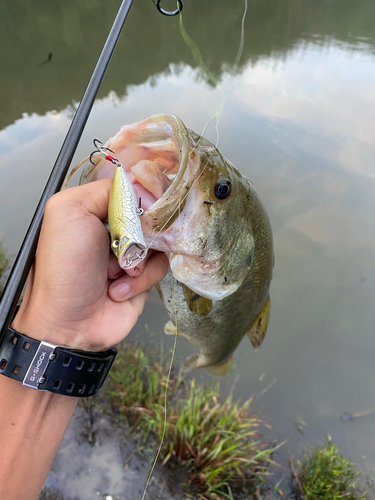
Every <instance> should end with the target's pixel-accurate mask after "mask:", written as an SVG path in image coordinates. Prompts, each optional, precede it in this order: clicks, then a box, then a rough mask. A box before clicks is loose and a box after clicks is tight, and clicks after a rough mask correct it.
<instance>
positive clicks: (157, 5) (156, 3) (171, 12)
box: [154, 0, 184, 16]
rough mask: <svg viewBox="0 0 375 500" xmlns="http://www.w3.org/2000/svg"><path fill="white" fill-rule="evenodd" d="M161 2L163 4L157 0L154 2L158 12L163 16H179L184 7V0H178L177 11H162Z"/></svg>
mask: <svg viewBox="0 0 375 500" xmlns="http://www.w3.org/2000/svg"><path fill="white" fill-rule="evenodd" d="M160 2H161V0H156V2H155V0H154V3H155V5H156V8H157V9H158V11H159V12H161V13H162V14H164V15H165V16H177V14H179V13H180V12H181V11H182V9H183V7H184V4H183V3H182V0H177V9H176V10H165V9H162V8H161V7H160Z"/></svg>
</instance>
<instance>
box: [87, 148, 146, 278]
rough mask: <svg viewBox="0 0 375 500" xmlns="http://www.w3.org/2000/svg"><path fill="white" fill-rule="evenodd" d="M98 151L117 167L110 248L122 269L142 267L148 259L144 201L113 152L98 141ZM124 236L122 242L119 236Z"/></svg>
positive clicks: (112, 191)
mask: <svg viewBox="0 0 375 500" xmlns="http://www.w3.org/2000/svg"><path fill="white" fill-rule="evenodd" d="M94 144H95V146H96V148H97V149H96V151H94V152H93V153H92V154H91V155H90V162H91V163H93V162H92V160H91V157H92V155H93V154H95V153H99V154H101V155H102V156H104V157H105V159H106V160H107V161H110V162H111V163H113V164H114V165H116V170H115V174H114V176H113V184H112V188H111V194H110V198H109V205H108V223H109V227H110V232H111V248H112V250H113V253H114V254H115V255H116V257H117V258H118V262H119V264H120V267H122V268H123V269H131V268H133V267H135V266H137V264H139V263H140V262H141V261H142V260H143V259H145V258H146V256H147V251H148V248H147V246H146V243H145V240H144V237H143V232H142V227H141V221H140V216H141V215H143V209H142V207H141V198H140V199H139V204H138V203H137V198H136V195H135V192H134V189H133V186H132V183H131V182H130V180H129V178H128V176H127V175H126V173H125V170H124V169H123V166H122V163H120V162H119V161H118V160H117V159H116V158H114V157H113V156H112V155H110V154H108V151H109V152H111V153H113V151H112V150H110V149H108V148H105V147H103V145H102V143H101V142H100V141H99V140H98V139H94ZM120 234H121V235H123V236H122V238H121V239H120V236H119V235H120Z"/></svg>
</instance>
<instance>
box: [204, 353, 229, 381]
mask: <svg viewBox="0 0 375 500" xmlns="http://www.w3.org/2000/svg"><path fill="white" fill-rule="evenodd" d="M232 361H233V356H231V357H230V358H229V359H228V360H227V361H225V363H221V364H220V365H213V366H205V368H206V370H207V371H208V373H210V374H211V375H216V376H221V377H223V376H224V375H226V374H227V373H228V372H229V370H230V368H231V366H232Z"/></svg>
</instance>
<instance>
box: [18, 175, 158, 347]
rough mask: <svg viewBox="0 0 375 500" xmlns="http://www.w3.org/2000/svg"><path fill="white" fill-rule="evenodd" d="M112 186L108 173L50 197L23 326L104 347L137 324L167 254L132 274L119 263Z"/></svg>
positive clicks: (47, 337)
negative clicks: (113, 241) (113, 247)
mask: <svg viewBox="0 0 375 500" xmlns="http://www.w3.org/2000/svg"><path fill="white" fill-rule="evenodd" d="M111 184H112V179H103V180H100V181H96V182H92V183H89V184H85V185H84V186H78V187H74V188H69V189H67V190H65V191H62V192H60V193H57V194H56V195H54V196H52V197H51V198H50V200H49V201H48V203H47V206H46V210H45V214H44V220H43V225H42V230H41V234H40V238H39V243H38V248H37V251H36V257H35V263H34V265H33V268H32V270H31V273H30V276H29V280H28V284H27V288H26V293H25V297H24V300H23V302H22V306H21V308H20V310H19V312H18V314H17V316H16V318H15V319H14V321H13V324H12V326H13V327H14V328H15V329H16V330H18V331H20V332H21V333H24V334H26V335H28V336H29V337H32V338H35V339H37V340H44V341H46V342H50V343H52V344H55V345H64V346H68V347H71V348H75V349H83V350H87V351H104V350H106V349H108V348H109V347H112V346H113V345H114V344H116V343H118V342H119V341H121V340H122V339H123V338H124V337H125V336H126V335H127V334H128V333H129V332H130V330H131V329H132V328H133V326H134V325H135V323H136V321H137V319H138V317H139V315H140V314H141V312H142V310H143V307H144V305H145V302H146V300H147V299H148V296H149V290H150V288H151V287H152V285H154V284H155V283H157V282H158V281H160V280H161V279H162V278H163V277H164V276H165V274H166V273H167V270H168V260H167V258H166V256H165V255H163V254H161V253H159V252H154V253H152V254H151V253H150V254H149V256H148V257H149V258H148V260H147V262H145V264H143V265H142V266H138V269H137V268H135V270H131V271H129V272H128V274H125V272H124V271H123V270H122V269H121V268H120V267H119V265H118V263H117V259H116V257H115V256H114V255H113V254H110V253H109V237H108V234H107V231H106V229H105V227H104V225H103V223H102V220H105V219H106V218H107V212H108V202H109V194H110V189H111ZM143 267H144V269H143V270H142V268H143Z"/></svg>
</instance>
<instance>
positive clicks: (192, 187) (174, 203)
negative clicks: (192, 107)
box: [81, 114, 238, 300]
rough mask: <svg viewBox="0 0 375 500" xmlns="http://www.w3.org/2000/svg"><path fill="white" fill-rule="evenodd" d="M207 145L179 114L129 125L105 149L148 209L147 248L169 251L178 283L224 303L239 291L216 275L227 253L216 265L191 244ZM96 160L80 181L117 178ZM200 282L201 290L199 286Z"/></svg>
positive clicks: (102, 161) (145, 225)
mask: <svg viewBox="0 0 375 500" xmlns="http://www.w3.org/2000/svg"><path fill="white" fill-rule="evenodd" d="M202 142H204V143H205V140H204V139H202V138H201V137H200V136H196V135H195V134H194V133H193V132H191V131H190V130H188V129H187V128H186V126H185V125H184V123H183V122H182V121H181V120H180V119H179V118H178V117H177V116H175V115H171V114H158V115H153V116H150V117H149V118H146V119H144V120H142V121H140V122H137V123H134V124H131V125H125V126H124V127H122V128H121V130H120V131H119V132H118V133H117V134H116V135H115V136H114V137H113V138H112V139H110V140H109V141H108V142H107V143H106V144H105V147H107V148H109V149H111V150H112V151H113V152H114V156H115V157H116V158H117V159H118V161H119V162H120V163H121V164H122V166H123V169H124V170H125V172H126V174H127V176H128V179H129V180H130V182H131V184H132V186H133V189H134V191H135V194H136V198H137V200H138V201H139V205H140V207H141V208H142V209H143V210H144V213H143V215H142V216H141V218H140V220H141V225H142V232H143V235H144V241H145V243H146V246H147V248H152V249H155V250H159V251H161V252H164V253H166V255H167V256H168V259H169V261H170V264H171V269H172V272H173V275H174V277H175V278H176V279H177V280H178V281H181V282H182V283H185V284H186V285H187V286H189V288H191V289H192V290H195V289H196V290H197V293H199V294H200V295H202V296H206V297H207V298H211V299H214V300H220V299H221V298H223V297H224V296H226V295H228V294H230V293H233V291H234V289H232V287H231V286H230V284H229V283H226V282H225V284H222V283H221V281H220V279H219V278H215V277H214V276H213V275H215V274H217V272H220V266H219V264H220V262H219V261H220V259H223V255H221V256H220V258H218V259H216V260H217V261H218V262H216V260H215V259H214V260H213V259H212V256H211V255H210V252H206V251H205V252H204V253H205V255H203V254H202V249H199V248H198V246H199V245H200V243H199V241H198V240H197V241H196V242H195V241H193V240H192V238H194V236H193V231H192V228H193V226H196V225H197V223H199V216H197V213H198V212H199V210H200V208H199V207H201V206H204V205H203V202H204V199H205V198H204V196H205V195H204V193H203V192H200V188H199V185H198V184H197V183H195V181H196V180H197V178H198V177H199V175H200V171H201V158H200V153H199V152H198V150H197V146H198V143H199V144H201V143H202ZM207 144H209V145H210V146H211V144H210V143H208V141H207ZM206 147H207V145H206ZM93 159H94V162H96V161H97V160H99V161H98V162H97V163H96V165H95V166H93V165H91V166H90V165H88V167H86V169H85V171H84V172H83V174H82V178H81V183H82V181H83V183H87V182H91V181H94V180H98V179H102V178H105V177H112V176H113V174H114V171H115V168H116V167H115V165H113V164H112V163H111V162H110V161H107V160H105V159H104V158H102V157H97V158H93ZM189 193H191V196H189V197H188V194H189ZM202 197H203V198H202ZM201 198H202V199H201ZM179 216H181V220H180V222H178V220H179ZM194 217H195V219H194V222H193V220H192V219H193V218H194ZM197 220H198V222H197ZM175 221H176V223H175V224H174V222H175ZM203 248H204V247H203ZM121 253H122V252H121ZM142 256H143V254H142ZM124 258H125V257H124ZM123 264H124V263H123ZM177 264H178V265H177ZM185 264H186V265H185ZM120 265H121V264H120ZM121 267H123V266H121ZM125 267H127V266H125ZM185 268H186V269H185ZM197 276H198V278H197ZM197 281H200V282H201V285H202V286H199V287H197V285H196V282H197ZM237 287H238V285H236V286H235V288H237ZM198 288H199V291H198ZM206 288H207V290H206ZM209 289H212V290H213V291H212V293H211V292H210V291H209ZM205 290H206V291H205Z"/></svg>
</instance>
